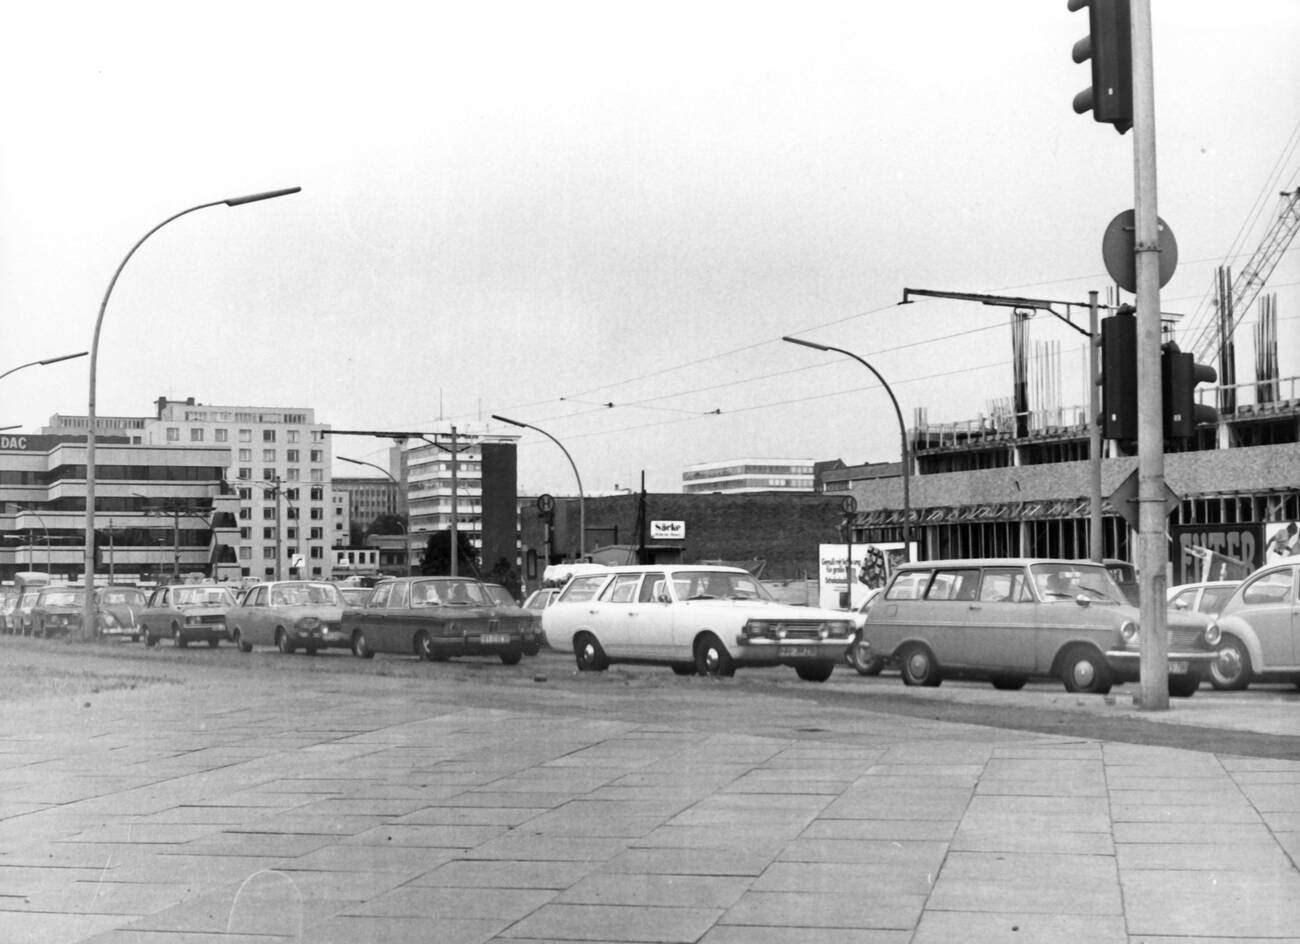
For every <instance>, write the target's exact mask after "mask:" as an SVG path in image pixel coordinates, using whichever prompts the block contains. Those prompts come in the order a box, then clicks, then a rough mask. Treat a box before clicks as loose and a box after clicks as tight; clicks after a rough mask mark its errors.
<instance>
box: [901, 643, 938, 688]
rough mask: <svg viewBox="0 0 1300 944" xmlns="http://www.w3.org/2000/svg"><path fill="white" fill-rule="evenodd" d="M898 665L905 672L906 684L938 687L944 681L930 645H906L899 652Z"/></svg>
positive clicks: (904, 679)
mask: <svg viewBox="0 0 1300 944" xmlns="http://www.w3.org/2000/svg"><path fill="white" fill-rule="evenodd" d="M898 666H899V668H900V669H901V670H902V673H903V684H904V685H919V686H921V687H923V688H937V687H938V686H939V683H941V682H942V681H943V675H942V674H941V673H940V672H939V663H938V662H936V661H935V659H934V653H933V652H931V651H930V647H929V646H924V645H921V644H920V643H912V644H911V645H910V646H904V647H903V649H902V651H901V652H900V653H899V654H898Z"/></svg>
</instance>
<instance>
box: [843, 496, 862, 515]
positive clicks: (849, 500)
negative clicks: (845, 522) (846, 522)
mask: <svg viewBox="0 0 1300 944" xmlns="http://www.w3.org/2000/svg"><path fill="white" fill-rule="evenodd" d="M840 507H841V508H842V509H844V513H845V514H846V515H851V514H853V513H854V512H855V511H857V510H858V500H857V499H856V498H854V497H853V496H852V495H845V496H844V497H843V498H842V499H840Z"/></svg>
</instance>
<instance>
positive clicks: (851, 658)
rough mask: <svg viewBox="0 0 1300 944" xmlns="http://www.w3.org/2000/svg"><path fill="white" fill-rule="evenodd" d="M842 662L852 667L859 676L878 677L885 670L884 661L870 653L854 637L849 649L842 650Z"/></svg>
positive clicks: (863, 644)
mask: <svg viewBox="0 0 1300 944" xmlns="http://www.w3.org/2000/svg"><path fill="white" fill-rule="evenodd" d="M844 660H845V661H846V662H848V664H849V665H851V666H853V669H854V671H855V672H857V673H858V674H859V675H879V674H880V673H881V671H882V670H883V669H884V668H885V659H884V657H883V656H880V655H877V654H876V653H874V652H872V651H871V647H870V646H869V645H867V644H865V643H863V641H862V637H861V636H860V635H859V636H856V637H855V638H854V640H853V642H851V643H849V648H847V649H845V650H844Z"/></svg>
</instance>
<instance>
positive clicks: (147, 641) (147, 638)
mask: <svg viewBox="0 0 1300 944" xmlns="http://www.w3.org/2000/svg"><path fill="white" fill-rule="evenodd" d="M156 645H158V640H157V638H155V637H154V635H153V634H152V633H145V634H144V647H145V648H146V649H152V648H153V647H154V646H156Z"/></svg>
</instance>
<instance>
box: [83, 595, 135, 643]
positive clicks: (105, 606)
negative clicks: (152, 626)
mask: <svg viewBox="0 0 1300 944" xmlns="http://www.w3.org/2000/svg"><path fill="white" fill-rule="evenodd" d="M146 602H147V601H146V599H145V595H144V591H143V590H141V589H140V588H139V587H113V586H109V587H100V588H99V589H98V590H96V591H95V605H96V606H97V607H98V608H99V609H101V610H103V611H104V612H105V613H108V614H111V615H112V617H113V618H112V619H111V620H108V619H101V621H100V626H99V635H101V636H121V637H124V638H128V639H130V640H131V641H132V642H138V641H139V639H140V634H141V629H140V614H141V613H143V612H144V607H145V603H146Z"/></svg>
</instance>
